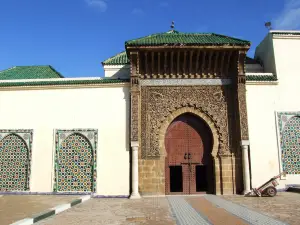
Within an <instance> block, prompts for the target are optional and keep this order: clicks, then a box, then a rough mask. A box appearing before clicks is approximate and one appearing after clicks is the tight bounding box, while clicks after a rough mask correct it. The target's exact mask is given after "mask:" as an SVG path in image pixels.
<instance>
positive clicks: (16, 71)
mask: <svg viewBox="0 0 300 225" xmlns="http://www.w3.org/2000/svg"><path fill="white" fill-rule="evenodd" d="M47 78H63V76H62V75H61V74H60V73H59V72H57V71H56V70H55V69H54V68H52V67H51V66H15V67H12V68H10V69H7V70H3V71H0V80H15V79H47Z"/></svg>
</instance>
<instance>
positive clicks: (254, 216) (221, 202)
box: [205, 195, 287, 225]
mask: <svg viewBox="0 0 300 225" xmlns="http://www.w3.org/2000/svg"><path fill="white" fill-rule="evenodd" d="M205 199H207V200H208V201H210V202H211V203H213V204H214V205H216V206H218V207H221V208H223V209H225V210H226V211H228V212H229V213H231V214H233V215H235V216H237V217H240V218H241V219H243V220H244V221H246V222H248V223H249V224H253V225H287V224H286V223H283V222H281V221H278V220H275V219H273V218H271V217H268V216H266V215H263V214H261V213H258V212H255V211H253V210H250V209H248V208H246V207H244V206H241V205H238V204H235V203H232V202H230V201H227V200H225V199H222V198H220V197H218V196H215V195H206V196H205Z"/></svg>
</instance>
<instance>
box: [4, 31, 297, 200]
mask: <svg viewBox="0 0 300 225" xmlns="http://www.w3.org/2000/svg"><path fill="white" fill-rule="evenodd" d="M298 33H300V32H298ZM299 52H300V35H298V34H297V33H294V32H289V31H284V32H280V31H279V32H278V31H270V32H269V33H268V34H267V36H266V38H265V39H264V40H263V41H262V42H261V44H260V45H259V46H258V47H257V49H256V54H255V58H256V59H257V60H259V62H260V64H248V65H246V76H251V75H256V76H267V77H273V76H274V75H276V76H277V78H278V81H247V83H246V84H247V110H248V124H249V139H250V147H249V150H250V167H251V170H250V171H251V176H252V179H251V184H252V187H257V186H259V185H261V184H263V183H264V182H266V181H267V180H268V179H270V178H271V177H273V176H275V175H277V174H279V173H280V172H281V171H282V165H281V156H280V155H281V148H280V144H279V143H280V135H279V134H278V121H277V117H276V113H277V112H293V111H295V112H296V111H297V112H299V111H300V102H299V101H298V100H297V97H298V96H299V95H300V89H299V87H300V58H299V57H298V53H299ZM104 72H105V77H107V78H115V79H117V78H120V79H124V78H129V76H130V67H129V65H115V66H108V65H104ZM97 79H99V78H77V79H72V80H97ZM62 80H68V79H57V81H62ZM43 81H46V80H45V79H44V80H43ZM52 81H53V79H52ZM1 82H3V83H4V82H25V83H26V82H33V80H23V81H22V80H17V81H1ZM34 82H39V80H36V79H35V80H34ZM129 89H130V84H129V83H126V84H94V85H66V86H63V85H58V86H55V85H52V86H41V87H39V86H32V87H15V88H13V87H6V88H5V87H4V88H3V87H2V88H1V89H0V129H33V145H32V165H31V171H32V172H31V179H30V191H31V192H52V191H53V185H54V179H53V178H54V154H55V130H56V129H88V128H90V129H97V130H98V148H97V188H96V189H97V193H96V194H98V195H105V196H116V195H118V196H128V195H129V194H130V193H129V187H130V182H131V181H130V159H129V151H130V143H129V140H130V138H129V129H130V124H129V123H130V117H129V114H130V96H129V95H130V92H129V91H130V90H129ZM298 132H299V131H298ZM299 144H300V143H299ZM243 151H244V155H246V150H245V148H243ZM247 151H248V150H247ZM132 170H133V174H137V172H136V170H135V169H134V168H132ZM244 172H246V173H245V174H249V173H248V171H244ZM132 180H133V181H134V180H137V177H136V176H135V177H134V179H132ZM289 184H300V175H287V176H286V177H281V181H280V186H279V188H285V185H289ZM136 186H137V185H134V183H133V189H134V190H133V191H135V192H136V193H135V192H134V193H135V194H136V195H135V196H138V191H137V190H136V189H137V188H136Z"/></svg>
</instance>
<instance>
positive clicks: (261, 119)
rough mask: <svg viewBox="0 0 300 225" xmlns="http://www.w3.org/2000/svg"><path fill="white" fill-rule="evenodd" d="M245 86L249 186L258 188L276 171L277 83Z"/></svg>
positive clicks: (277, 163)
mask: <svg viewBox="0 0 300 225" xmlns="http://www.w3.org/2000/svg"><path fill="white" fill-rule="evenodd" d="M246 88H247V94H246V96H247V111H248V126H249V140H250V158H251V172H252V185H253V187H257V186H259V185H261V184H263V183H264V182H266V181H267V180H268V179H270V178H271V177H273V176H275V175H277V173H279V161H278V148H277V139H276V122H275V112H274V109H275V107H276V106H275V104H276V103H275V102H276V99H277V98H276V96H277V91H278V86H277V85H247V86H246Z"/></svg>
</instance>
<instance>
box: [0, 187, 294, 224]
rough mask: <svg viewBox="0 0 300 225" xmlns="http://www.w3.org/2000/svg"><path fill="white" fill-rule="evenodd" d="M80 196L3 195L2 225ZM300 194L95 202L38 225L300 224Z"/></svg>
mask: <svg viewBox="0 0 300 225" xmlns="http://www.w3.org/2000/svg"><path fill="white" fill-rule="evenodd" d="M74 198H77V196H3V197H1V196H0V224H1V225H2V224H3V225H6V224H9V223H11V222H14V221H16V220H19V219H23V218H25V217H28V216H32V215H33V214H36V213H39V212H42V211H44V210H46V209H48V208H51V207H53V206H57V205H59V204H63V203H67V202H70V201H72V200H73V199H74ZM299 206H300V194H297V193H289V192H284V193H278V195H277V196H276V197H274V198H269V197H264V198H258V197H247V198H246V197H243V196H214V195H203V196H169V197H148V198H143V199H139V200H128V199H100V198H94V199H91V200H88V201H86V202H84V203H82V204H79V205H76V206H74V207H72V208H71V209H69V210H67V211H65V212H62V213H60V214H58V215H55V216H51V217H49V218H48V219H45V220H43V221H40V222H38V223H36V224H37V225H60V224H61V225H69V224H70V225H71V224H72V225H73V224H74V225H76V224H89V225H93V224H97V225H102V224H103V225H104V224H105V225H133V224H141V225H143V224H149V225H152V224H153V225H154V224H155V225H156V224H157V225H175V224H178V225H194V224H195V225H196V224H200V225H201V224H205V225H211V224H214V225H226V224H230V225H231V224H232V225H246V224H253V225H256V224H257V225H263V224H269V225H283V224H290V225H299V224H300V219H299V218H300V207H299Z"/></svg>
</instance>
